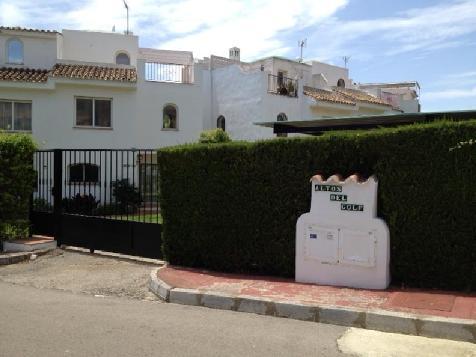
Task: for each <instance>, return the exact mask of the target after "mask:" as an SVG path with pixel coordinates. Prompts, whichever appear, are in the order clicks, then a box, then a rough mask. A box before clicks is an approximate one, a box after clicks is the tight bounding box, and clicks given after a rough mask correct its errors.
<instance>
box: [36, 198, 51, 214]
mask: <svg viewBox="0 0 476 357" xmlns="http://www.w3.org/2000/svg"><path fill="white" fill-rule="evenodd" d="M33 208H34V210H35V211H43V212H51V211H53V205H51V204H50V203H49V202H48V201H47V200H45V199H44V198H35V199H33Z"/></svg>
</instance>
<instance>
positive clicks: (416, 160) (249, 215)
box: [159, 120, 476, 290]
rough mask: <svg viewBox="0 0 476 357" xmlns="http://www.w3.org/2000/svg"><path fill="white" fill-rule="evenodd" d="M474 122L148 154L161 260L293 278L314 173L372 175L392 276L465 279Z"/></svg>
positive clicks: (474, 175) (475, 267)
mask: <svg viewBox="0 0 476 357" xmlns="http://www.w3.org/2000/svg"><path fill="white" fill-rule="evenodd" d="M471 138H476V120H471V121H465V122H452V121H441V122H436V123H431V124H422V125H411V126H404V127H399V128H393V129H377V130H372V131H366V132H347V133H330V134H326V135H324V136H322V137H305V138H293V139H277V140H269V141H262V142H257V143H236V142H235V143H229V144H214V145H203V144H200V145H197V144H193V145H185V146H178V147H173V148H167V149H162V150H160V151H159V165H160V172H161V176H160V177H161V183H160V186H161V187H160V189H161V197H160V199H161V210H162V216H163V221H164V225H163V241H164V245H163V250H164V252H163V253H164V254H165V257H166V258H167V260H168V261H169V262H170V263H171V264H177V265H184V266H192V267H203V268H209V269H214V270H220V271H227V272H243V273H257V274H271V275H278V276H287V277H292V276H294V253H295V249H294V246H295V225H296V221H297V218H298V217H299V216H300V215H301V214H302V213H304V212H308V211H309V207H310V184H309V178H310V177H311V176H312V175H314V174H316V173H322V174H324V175H331V174H334V173H341V174H342V175H349V174H352V173H355V172H358V173H361V174H363V175H371V174H375V175H376V176H377V177H378V179H379V207H378V215H379V217H382V218H383V219H385V221H386V222H387V224H388V225H389V228H390V239H391V271H392V277H393V283H394V284H401V283H404V284H406V285H410V286H422V287H434V288H445V289H469V290H472V289H474V288H475V287H476V264H475V262H476V145H462V146H461V145H460V147H459V148H456V149H454V150H451V148H453V147H455V146H457V145H458V143H459V142H462V141H466V140H470V139H471Z"/></svg>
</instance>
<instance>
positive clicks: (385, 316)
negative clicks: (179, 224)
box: [149, 266, 476, 343]
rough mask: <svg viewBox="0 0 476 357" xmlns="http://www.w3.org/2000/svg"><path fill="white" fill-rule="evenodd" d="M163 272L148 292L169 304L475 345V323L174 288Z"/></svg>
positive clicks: (154, 273)
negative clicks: (162, 276)
mask: <svg viewBox="0 0 476 357" xmlns="http://www.w3.org/2000/svg"><path fill="white" fill-rule="evenodd" d="M164 267H165V266H164ZM160 269H162V267H161V268H156V269H153V270H152V271H151V273H150V277H149V289H150V290H151V291H152V292H153V293H154V294H156V295H157V296H158V297H159V298H160V299H162V300H164V301H166V302H170V303H175V304H182V305H192V306H203V307H208V308H212V309H220V310H231V311H238V312H248V313H255V314H259V315H268V316H276V317H285V318H290V319H295V320H302V321H313V322H319V323H325V324H333V325H341V326H349V327H359V328H365V329H369V330H377V331H383V332H393V333H401V334H407V335H416V336H425V337H435V338H444V339H450V340H457V341H465V342H472V343H476V320H465V319H455V318H445V317H435V316H420V315H415V314H409V313H403V312H393V311H385V310H365V309H357V308H342V307H336V306H316V305H307V304H303V303H298V302H292V301H274V300H271V299H266V298H257V297H254V296H244V295H239V296H233V295H228V294H223V293H212V292H202V291H200V290H196V289H182V288H175V287H172V286H170V285H168V284H167V283H166V282H164V281H163V280H161V279H159V278H158V277H157V273H158V271H159V270H160Z"/></svg>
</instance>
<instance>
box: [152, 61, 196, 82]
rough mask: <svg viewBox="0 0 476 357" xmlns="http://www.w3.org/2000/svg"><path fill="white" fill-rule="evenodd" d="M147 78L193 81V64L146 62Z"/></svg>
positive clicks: (154, 80) (156, 80) (155, 80)
mask: <svg viewBox="0 0 476 357" xmlns="http://www.w3.org/2000/svg"><path fill="white" fill-rule="evenodd" d="M145 80H146V81H151V82H170V83H193V66H191V65H185V64H173V63H158V62H146V63H145Z"/></svg>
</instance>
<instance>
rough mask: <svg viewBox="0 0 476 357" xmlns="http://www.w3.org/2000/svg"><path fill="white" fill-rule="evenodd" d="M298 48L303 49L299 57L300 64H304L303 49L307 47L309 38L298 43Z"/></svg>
mask: <svg viewBox="0 0 476 357" xmlns="http://www.w3.org/2000/svg"><path fill="white" fill-rule="evenodd" d="M298 46H299V47H300V49H301V55H300V56H299V62H302V61H303V57H302V49H303V48H304V47H306V46H307V38H305V39H304V40H299V41H298Z"/></svg>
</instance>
